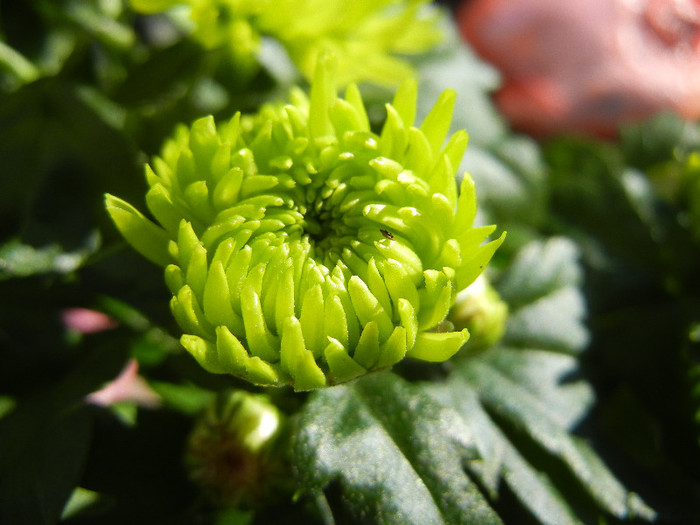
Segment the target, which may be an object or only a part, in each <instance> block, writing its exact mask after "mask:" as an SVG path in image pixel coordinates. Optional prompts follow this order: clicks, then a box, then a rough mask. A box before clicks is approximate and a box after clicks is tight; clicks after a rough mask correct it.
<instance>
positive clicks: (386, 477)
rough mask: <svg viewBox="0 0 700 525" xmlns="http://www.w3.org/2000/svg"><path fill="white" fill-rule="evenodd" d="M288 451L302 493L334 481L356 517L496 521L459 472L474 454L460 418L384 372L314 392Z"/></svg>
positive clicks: (393, 521)
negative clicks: (291, 456)
mask: <svg viewBox="0 0 700 525" xmlns="http://www.w3.org/2000/svg"><path fill="white" fill-rule="evenodd" d="M294 455H295V464H296V466H297V469H298V474H299V479H300V481H301V484H302V486H303V487H304V488H305V490H306V491H307V492H310V493H315V492H319V491H324V490H326V491H328V490H329V485H330V484H331V483H332V482H337V483H338V484H339V486H340V490H341V492H342V496H341V501H343V502H344V503H345V504H346V505H347V506H348V507H349V511H350V512H351V514H352V515H353V516H355V519H356V520H357V522H362V523H381V524H402V525H404V524H405V525H407V524H417V525H418V524H420V525H426V524H433V523H435V524H438V523H499V522H500V519H499V518H498V516H497V515H496V514H495V512H494V511H493V510H492V509H491V508H490V507H489V505H488V504H487V502H486V500H485V499H484V496H483V495H482V494H481V492H480V491H479V489H478V487H477V486H476V484H475V483H474V482H473V481H472V480H471V479H470V478H469V477H468V476H467V475H466V473H465V472H464V471H463V469H462V464H463V463H464V462H468V461H469V460H470V459H472V460H473V459H474V455H473V444H472V442H471V440H470V438H469V431H468V429H467V428H466V427H465V425H464V424H463V422H462V421H461V419H460V418H459V417H458V416H457V414H456V413H455V412H454V411H452V410H451V409H448V408H445V407H442V406H440V405H438V404H437V403H435V402H434V401H433V400H431V399H430V398H429V397H428V396H427V395H426V394H425V393H423V392H421V390H420V389H418V388H417V387H415V386H411V385H410V384H408V383H406V382H404V381H403V380H401V379H399V378H398V377H396V376H394V375H391V374H383V375H376V376H371V377H367V378H365V379H362V380H360V381H358V382H356V383H353V384H352V385H348V386H340V387H336V388H333V389H327V390H323V391H320V392H316V393H314V394H313V395H312V397H311V399H310V400H309V402H308V403H307V405H306V406H305V407H304V409H303V412H302V416H301V420H300V424H299V430H298V435H297V439H296V444H295V447H294ZM331 492H332V491H331ZM331 496H332V493H331V495H330V496H328V497H329V498H330V497H331ZM332 503H338V502H335V501H333V502H332ZM331 510H332V511H333V512H338V511H339V509H336V508H333V507H332V508H331Z"/></svg>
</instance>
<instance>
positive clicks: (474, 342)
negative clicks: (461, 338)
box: [448, 274, 508, 350]
mask: <svg viewBox="0 0 700 525" xmlns="http://www.w3.org/2000/svg"><path fill="white" fill-rule="evenodd" d="M448 319H449V320H450V321H451V322H452V323H453V324H454V325H455V328H457V329H460V328H467V329H468V330H469V333H470V334H471V339H470V343H469V345H470V348H471V349H472V350H478V349H481V348H486V347H489V346H491V345H493V344H495V343H497V342H498V341H499V340H500V339H501V337H503V333H504V332H505V330H506V322H507V320H508V305H507V304H506V303H505V302H503V301H502V300H501V297H500V296H499V295H498V292H497V291H496V290H495V289H494V288H493V287H492V286H491V284H490V283H489V281H488V279H487V278H486V276H485V275H483V274H482V275H480V276H479V277H478V278H477V279H476V281H474V282H473V283H472V284H471V285H469V287H467V288H466V289H465V290H463V291H461V292H460V293H459V294H457V298H456V299H455V305H454V307H453V308H452V311H451V312H450V315H449V316H448Z"/></svg>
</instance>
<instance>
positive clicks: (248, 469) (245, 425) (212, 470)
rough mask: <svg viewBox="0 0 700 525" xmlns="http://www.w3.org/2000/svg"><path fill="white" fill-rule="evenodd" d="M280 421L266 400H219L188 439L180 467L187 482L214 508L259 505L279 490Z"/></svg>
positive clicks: (243, 396) (236, 396) (241, 395)
mask: <svg viewBox="0 0 700 525" xmlns="http://www.w3.org/2000/svg"><path fill="white" fill-rule="evenodd" d="M282 427H283V419H282V415H281V414H280V412H279V411H278V410H277V408H276V407H275V406H274V405H273V404H272V403H270V401H269V400H268V399H267V397H265V396H261V395H254V394H249V393H247V392H242V391H238V392H233V393H228V394H225V395H223V397H221V398H219V399H217V400H216V402H214V403H212V404H211V405H210V406H208V407H207V408H206V410H205V412H204V413H203V414H202V416H201V417H200V419H199V420H198V421H197V422H196V424H195V427H194V429H193V431H192V433H191V434H190V437H189V440H188V444H187V453H186V457H185V463H186V466H187V469H188V472H189V474H190V477H191V478H192V480H193V481H194V482H195V483H196V484H197V485H199V486H200V488H201V489H202V491H203V492H204V493H205V494H206V495H207V496H208V497H209V498H210V499H211V500H212V501H213V502H214V503H216V504H219V505H225V506H235V507H242V508H254V507H256V506H260V505H264V504H265V503H266V502H269V501H270V499H271V498H274V497H275V495H276V493H277V492H278V491H279V490H280V489H281V488H282V487H284V485H285V483H286V481H285V480H286V478H287V476H285V474H284V469H285V462H284V455H283V454H284V452H283V450H282V448H283V447H280V444H281V438H282Z"/></svg>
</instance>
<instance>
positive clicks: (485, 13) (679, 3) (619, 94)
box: [458, 0, 700, 135]
mask: <svg viewBox="0 0 700 525" xmlns="http://www.w3.org/2000/svg"><path fill="white" fill-rule="evenodd" d="M458 21H459V24H460V27H461V30H462V34H463V35H464V37H465V39H467V40H468V41H469V42H470V43H471V44H472V46H473V47H474V48H475V49H476V51H477V52H478V53H479V54H480V55H481V56H482V57H483V58H484V59H486V60H488V61H490V62H492V63H493V64H494V65H495V66H496V67H497V68H498V69H499V70H500V71H501V73H502V74H503V81H504V83H503V87H502V89H501V90H500V91H499V92H498V93H496V96H495V100H496V103H497V105H498V106H499V108H500V110H501V111H502V112H503V113H504V115H505V116H506V117H507V118H508V119H509V120H510V121H511V123H512V124H513V126H514V127H516V128H518V129H521V130H524V131H527V132H530V133H533V134H535V135H550V134H553V133H558V132H562V131H566V132H578V133H580V132H583V133H589V134H598V135H614V134H616V132H617V130H618V128H619V126H620V124H622V123H628V122H634V121H638V120H641V119H644V118H647V117H650V116H652V115H653V114H655V113H658V112H660V111H674V112H676V113H678V114H679V115H681V116H682V117H684V118H686V119H692V120H694V119H697V118H699V117H700V0H587V1H586V2H562V1H561V0H518V1H517V2H513V1H512V0H473V1H470V2H465V3H464V4H463V6H462V8H461V9H460V10H459V11H458Z"/></svg>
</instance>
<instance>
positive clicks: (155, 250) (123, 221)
mask: <svg viewBox="0 0 700 525" xmlns="http://www.w3.org/2000/svg"><path fill="white" fill-rule="evenodd" d="M105 207H106V208H107V212H109V215H110V217H111V218H112V220H113V221H114V224H115V225H116V226H117V228H118V229H119V231H120V232H121V234H122V235H123V236H124V238H125V239H126V240H127V241H129V244H131V246H133V247H134V248H135V249H136V250H137V251H138V252H139V253H141V255H143V256H144V257H146V259H148V260H149V261H151V262H154V263H156V264H158V265H160V266H163V267H165V266H167V265H168V264H170V263H171V262H172V259H171V257H170V254H169V253H168V242H169V241H170V238H169V236H168V234H167V232H166V231H165V230H164V229H163V228H160V227H159V226H156V225H155V224H153V223H152V222H151V221H149V220H148V219H147V218H146V217H145V216H144V215H143V214H142V213H141V212H140V211H138V210H137V209H136V208H134V207H133V206H132V205H131V204H129V203H128V202H126V201H124V200H122V199H120V198H118V197H115V196H113V195H109V194H107V195H105Z"/></svg>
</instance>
